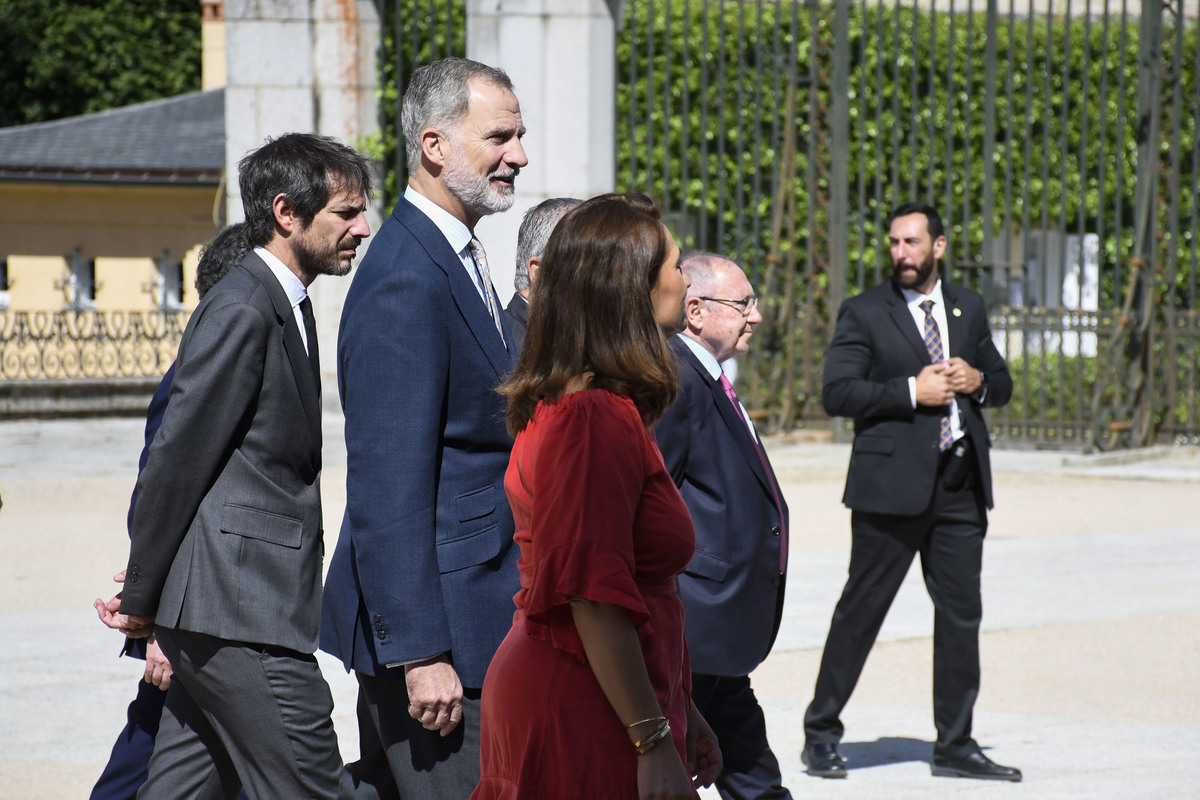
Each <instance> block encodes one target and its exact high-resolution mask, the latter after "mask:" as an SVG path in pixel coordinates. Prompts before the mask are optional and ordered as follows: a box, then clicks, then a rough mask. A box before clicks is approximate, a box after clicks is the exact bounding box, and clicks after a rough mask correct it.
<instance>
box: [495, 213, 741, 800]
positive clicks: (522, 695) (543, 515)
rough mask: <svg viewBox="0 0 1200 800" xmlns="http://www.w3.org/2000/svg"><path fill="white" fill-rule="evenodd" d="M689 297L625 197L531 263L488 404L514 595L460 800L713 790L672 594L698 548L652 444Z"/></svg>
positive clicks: (657, 237)
mask: <svg viewBox="0 0 1200 800" xmlns="http://www.w3.org/2000/svg"><path fill="white" fill-rule="evenodd" d="M686 292H687V278H686V277H685V276H684V275H683V273H682V272H681V271H680V269H679V248H678V247H677V246H676V245H675V242H674V241H673V239H672V238H671V235H670V233H669V232H668V231H667V229H666V226H664V225H663V224H662V222H661V221H660V219H659V215H658V211H657V209H656V208H655V207H654V205H653V203H651V202H650V200H649V199H648V198H645V197H642V196H639V195H603V196H601V197H596V198H593V199H591V200H589V201H587V202H585V203H583V204H582V205H580V206H579V207H578V208H576V209H574V210H572V211H570V212H568V213H567V214H566V215H565V216H564V217H563V218H562V219H561V220H560V221H559V222H558V224H557V226H556V227H555V230H554V233H553V234H552V235H551V237H550V241H549V243H548V244H547V246H546V251H545V253H544V255H543V257H542V264H541V267H540V269H539V271H538V280H537V282H536V283H535V284H534V289H533V297H532V298H531V299H530V312H529V328H528V331H527V334H526V339H525V347H524V350H523V351H522V353H521V359H520V363H519V364H518V366H517V369H516V371H515V372H514V373H513V375H512V377H511V378H510V379H509V380H508V381H507V382H506V383H505V384H504V385H503V386H502V387H501V390H500V391H501V392H502V393H503V394H505V395H506V396H507V397H508V401H509V404H508V428H509V431H510V432H511V433H512V434H513V435H514V436H516V444H515V446H514V447H513V452H512V458H511V460H510V461H509V464H508V473H507V475H506V476H505V489H506V491H507V494H508V499H509V502H510V503H511V504H512V510H513V517H514V519H515V520H516V535H515V537H514V538H515V541H516V542H517V544H518V545H519V546H520V548H521V555H520V559H519V561H518V567H519V569H520V574H521V589H520V591H518V592H517V595H516V597H515V598H514V601H515V602H516V606H517V610H516V613H515V614H514V615H513V627H512V630H510V631H509V633H508V636H507V638H505V640H504V642H503V644H501V645H500V649H499V651H498V652H497V653H496V656H495V658H493V659H492V663H491V666H490V667H489V669H488V672H487V678H486V679H485V680H484V684H483V701H482V702H483V709H482V726H483V730H482V742H481V756H480V768H481V774H482V779H481V780H480V783H479V786H478V787H477V788H476V789H475V792H474V794H472V795H471V797H472V800H493V799H495V798H503V800H514V799H515V798H539V799H542V800H582V799H584V798H597V800H601V799H603V800H623V799H624V798H629V799H630V800H635V799H636V800H652V799H653V800H659V799H660V798H662V799H665V798H671V799H672V800H674V799H675V798H681V799H684V800H686V799H688V798H693V797H695V796H696V792H695V788H694V786H708V785H710V784H711V783H712V781H713V780H715V779H716V777H717V775H718V774H719V773H720V771H721V755H720V751H719V749H718V748H717V744H716V739H715V737H714V736H713V734H712V731H711V730H710V729H709V727H708V725H707V723H705V722H704V719H703V718H702V717H701V716H700V714H699V712H697V711H696V710H695V709H694V708H693V707H692V705H691V702H690V700H689V698H688V693H689V690H690V686H689V683H690V670H689V666H688V658H687V646H686V644H685V642H684V630H683V605H682V604H681V603H680V601H679V597H678V595H677V594H676V591H675V576H676V575H678V574H679V573H680V572H682V571H683V570H684V568H685V567H686V566H687V564H688V562H689V561H690V560H691V558H692V552H693V550H694V549H695V533H694V531H693V529H692V522H691V518H690V517H689V515H688V511H687V508H686V507H685V506H684V504H683V500H682V499H681V498H680V496H679V492H678V491H677V490H676V488H675V484H674V482H673V481H672V480H671V476H670V475H669V474H668V473H667V471H666V469H665V468H664V466H663V462H662V456H661V455H660V454H659V452H658V447H657V445H655V443H654V438H653V436H652V435H651V433H650V432H649V427H650V425H652V424H653V423H654V422H655V421H656V420H657V419H658V418H659V416H661V414H662V412H663V411H664V410H666V408H667V407H668V406H669V405H670V404H671V402H672V401H673V400H674V399H675V393H676V389H677V378H676V374H675V368H674V365H673V361H672V359H671V355H670V350H669V349H668V346H667V341H666V338H665V337H666V336H669V335H671V334H673V333H675V332H676V331H678V330H679V329H680V328H681V327H682V325H683V299H684V295H685V294H686Z"/></svg>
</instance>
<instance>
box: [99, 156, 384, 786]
mask: <svg viewBox="0 0 1200 800" xmlns="http://www.w3.org/2000/svg"><path fill="white" fill-rule="evenodd" d="M239 172H240V175H239V183H240V188H241V195H242V203H243V207H244V209H245V215H246V230H247V233H248V236H249V239H250V242H251V243H252V244H254V245H255V248H254V250H253V251H252V252H251V253H249V254H248V255H247V256H246V257H245V258H244V259H243V260H242V262H241V263H240V264H238V265H237V266H236V267H234V268H233V269H232V270H230V272H229V274H228V275H226V276H225V278H224V279H222V280H221V281H220V282H219V283H218V284H217V285H216V286H214V287H213V288H212V289H211V290H210V291H209V292H208V294H207V295H206V296H205V298H204V300H203V301H201V303H200V305H199V306H197V308H196V310H195V312H194V313H193V314H192V317H191V320H190V321H189V323H188V327H187V330H186V331H185V332H184V335H183V339H182V340H181V342H180V345H179V353H178V357H177V359H176V363H175V378H174V380H173V382H172V385H171V392H170V396H169V400H168V403H167V409H166V412H165V413H164V415H163V420H162V425H161V426H160V427H159V430H158V433H157V435H156V436H155V438H154V442H153V443H152V445H151V447H150V451H149V458H148V459H147V462H146V467H145V469H144V470H143V471H142V473H141V476H140V477H139V479H138V484H137V495H138V501H137V504H136V505H135V507H134V514H133V523H132V526H131V529H130V540H131V546H130V556H129V564H128V566H127V568H126V577H125V585H124V589H123V591H122V595H121V599H120V605H119V609H118V608H113V609H107V610H108V611H110V612H116V613H110V615H109V618H108V619H107V620H106V621H107V623H108V624H110V626H112V627H118V628H120V629H122V630H124V631H126V632H127V633H130V634H132V635H137V634H146V633H149V632H150V631H151V630H153V631H154V633H155V635H156V637H157V640H158V643H159V645H160V646H161V647H162V650H163V653H164V654H165V655H166V656H167V658H168V660H169V661H170V663H171V665H172V667H173V668H174V671H175V672H174V676H173V683H172V689H171V690H168V694H167V699H166V705H165V708H164V710H163V717H162V721H161V724H160V726H159V731H158V737H157V739H156V742H155V749H154V755H153V756H152V758H151V760H150V767H149V777H148V779H147V781H146V783H145V784H144V785H143V786H142V789H141V791H140V792H139V796H140V797H152V798H155V799H156V800H157V799H158V798H207V797H233V796H235V795H236V794H237V791H238V788H239V785H244V787H245V790H246V793H247V795H248V796H249V797H250V798H252V800H254V799H257V798H276V797H308V798H336V797H346V796H349V795H351V794H352V793H353V792H354V788H353V786H352V783H351V778H350V776H349V773H347V772H346V771H345V770H344V768H343V766H342V761H341V756H340V755H339V753H338V746H337V738H336V736H335V734H334V730H333V723H332V721H331V720H330V712H331V711H332V709H333V698H332V696H331V694H330V692H329V687H328V686H327V685H326V683H325V681H324V679H323V678H322V677H321V672H320V669H319V667H318V665H317V661H316V658H315V657H314V655H313V653H314V651H315V650H316V646H317V630H318V627H319V624H320V598H321V561H322V552H323V550H324V543H323V531H322V526H321V497H320V470H321V396H320V382H319V356H318V352H317V339H316V325H315V320H314V319H313V316H312V305H311V301H310V300H309V298H308V286H309V285H310V284H311V283H312V282H313V281H314V280H315V279H316V278H317V276H318V275H345V274H347V273H348V272H349V271H350V267H351V263H352V261H353V259H354V256H355V253H356V250H357V247H358V245H359V243H360V242H361V241H362V240H363V239H364V238H366V237H367V236H369V235H370V227H369V226H368V224H367V221H366V218H365V217H364V211H365V209H366V202H367V197H368V195H369V194H370V190H371V181H372V176H371V171H370V167H369V165H368V162H367V161H366V159H365V158H364V157H362V156H361V155H359V154H358V153H356V152H354V151H353V150H351V149H350V148H348V147H346V146H344V145H342V144H340V143H338V142H336V141H334V140H332V139H327V138H323V137H318V136H314V135H311V134H288V135H286V136H281V137H280V138H278V139H274V140H270V141H268V142H267V143H266V144H265V145H263V146H262V147H261V148H259V149H258V150H256V151H255V152H253V153H251V154H250V155H248V156H246V157H245V158H244V159H242V161H241V163H240V164H239ZM178 685H183V686H185V687H186V689H187V692H186V693H180V692H177V691H175V690H174V687H175V686H178Z"/></svg>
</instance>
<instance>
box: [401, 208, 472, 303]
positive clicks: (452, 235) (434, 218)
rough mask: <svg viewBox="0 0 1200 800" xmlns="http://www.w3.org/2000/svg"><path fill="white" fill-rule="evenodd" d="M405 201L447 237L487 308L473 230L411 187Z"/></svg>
mask: <svg viewBox="0 0 1200 800" xmlns="http://www.w3.org/2000/svg"><path fill="white" fill-rule="evenodd" d="M404 199H405V200H407V201H408V202H410V203H412V204H413V205H414V206H416V207H417V208H418V209H419V210H420V211H421V213H422V214H424V215H425V216H427V217H429V221H430V222H432V223H433V224H434V225H436V226H437V229H438V230H439V231H441V232H442V235H443V236H445V237H446V241H447V242H449V243H450V248H451V249H452V250H454V252H455V253H457V254H458V259H459V261H461V262H462V265H463V269H465V270H466V271H467V276H468V277H470V279H471V284H472V285H473V286H474V287H475V291H477V292H479V297H480V298H482V300H483V304H484V305H485V306H486V305H487V301H488V300H487V293H486V290H485V289H484V288H483V283H482V282H481V281H480V278H479V270H477V269H476V268H475V259H474V258H472V257H471V239H473V238H475V234H473V233H471V229H470V228H468V227H467V226H466V225H464V224H463V222H462V220H460V219H459V218H458V217H456V216H454V215H453V214H451V213H450V212H449V211H447V210H446V209H444V208H442V207H441V206H439V205H438V204H437V203H435V202H433V201H432V200H430V199H429V198H428V197H426V196H425V195H423V194H421V193H420V192H418V191H417V190H416V189H414V188H413V187H411V186H409V187H407V188H406V189H405V190H404Z"/></svg>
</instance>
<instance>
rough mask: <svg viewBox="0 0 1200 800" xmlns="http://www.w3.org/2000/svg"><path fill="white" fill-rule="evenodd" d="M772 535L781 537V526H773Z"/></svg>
mask: <svg viewBox="0 0 1200 800" xmlns="http://www.w3.org/2000/svg"><path fill="white" fill-rule="evenodd" d="M771 535H772V536H778V535H779V526H778V525H773V526H772V527H771Z"/></svg>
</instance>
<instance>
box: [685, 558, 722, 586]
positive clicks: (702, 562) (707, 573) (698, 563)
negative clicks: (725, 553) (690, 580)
mask: <svg viewBox="0 0 1200 800" xmlns="http://www.w3.org/2000/svg"><path fill="white" fill-rule="evenodd" d="M729 566H730V565H729V561H728V559H724V558H721V557H720V556H714V555H713V554H712V553H705V552H704V551H703V550H697V551H696V554H695V555H694V556H692V563H691V564H688V568H687V569H686V570H684V571H685V572H687V573H688V574H689V575H695V576H697V577H700V578H707V579H709V580H710V581H717V582H718V583H721V582H724V580H725V578H726V577H728V575H729Z"/></svg>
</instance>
